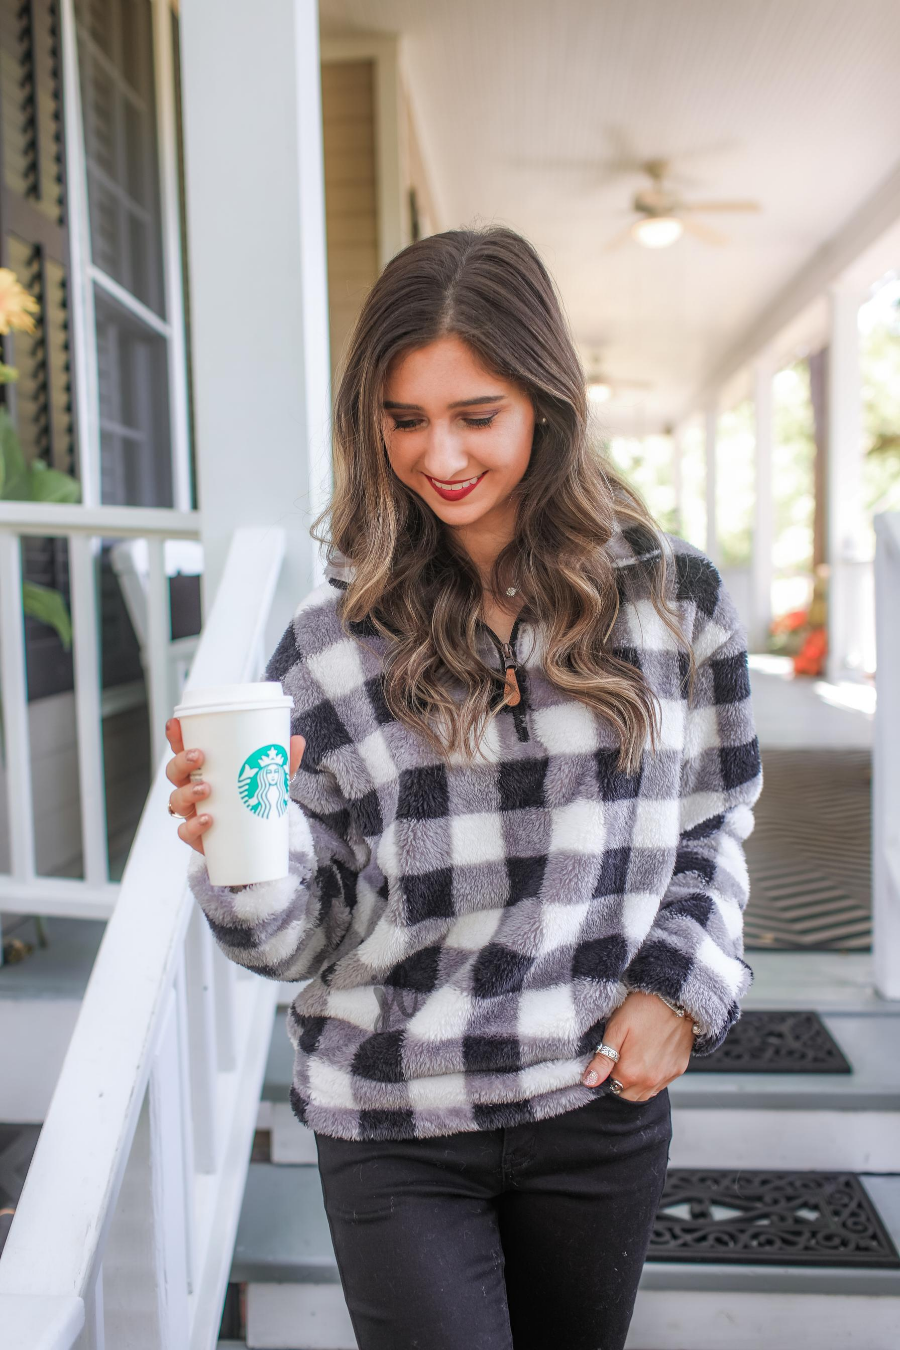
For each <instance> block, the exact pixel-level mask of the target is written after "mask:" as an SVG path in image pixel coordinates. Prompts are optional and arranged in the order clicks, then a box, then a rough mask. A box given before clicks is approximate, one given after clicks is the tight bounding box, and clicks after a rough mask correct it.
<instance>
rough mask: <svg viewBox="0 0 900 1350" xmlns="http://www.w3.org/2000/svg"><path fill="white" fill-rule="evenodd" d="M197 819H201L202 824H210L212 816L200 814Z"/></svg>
mask: <svg viewBox="0 0 900 1350" xmlns="http://www.w3.org/2000/svg"><path fill="white" fill-rule="evenodd" d="M197 819H198V820H199V821H200V824H201V825H208V824H209V822H210V819H211V817H210V816H198V817H197Z"/></svg>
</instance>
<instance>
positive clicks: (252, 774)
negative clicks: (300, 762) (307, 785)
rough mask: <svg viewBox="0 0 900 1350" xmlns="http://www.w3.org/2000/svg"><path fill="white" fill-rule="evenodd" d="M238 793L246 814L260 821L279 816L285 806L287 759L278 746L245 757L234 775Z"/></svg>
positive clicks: (281, 814)
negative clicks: (236, 780) (239, 769)
mask: <svg viewBox="0 0 900 1350" xmlns="http://www.w3.org/2000/svg"><path fill="white" fill-rule="evenodd" d="M238 792H239V793H240V794H241V801H242V802H243V803H244V805H245V806H246V808H247V810H248V811H252V812H253V814H254V815H255V816H260V817H261V818H262V819H263V820H270V819H271V818H272V817H273V816H283V815H284V813H285V811H286V810H287V804H288V772H287V756H286V755H285V753H284V747H283V746H280V745H264V746H262V748H261V749H259V750H254V752H253V754H252V755H248V756H247V758H246V759H245V760H244V762H243V764H242V765H241V771H240V773H239V774H238Z"/></svg>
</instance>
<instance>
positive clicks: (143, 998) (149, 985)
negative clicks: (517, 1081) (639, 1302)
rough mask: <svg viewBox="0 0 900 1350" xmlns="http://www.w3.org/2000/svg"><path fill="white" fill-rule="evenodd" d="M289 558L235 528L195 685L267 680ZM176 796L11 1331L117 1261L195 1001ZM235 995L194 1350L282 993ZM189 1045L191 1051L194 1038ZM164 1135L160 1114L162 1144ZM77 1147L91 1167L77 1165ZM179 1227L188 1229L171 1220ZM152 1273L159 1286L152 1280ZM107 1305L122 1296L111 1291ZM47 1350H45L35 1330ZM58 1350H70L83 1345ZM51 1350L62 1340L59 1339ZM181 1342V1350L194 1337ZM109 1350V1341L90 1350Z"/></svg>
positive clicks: (275, 536)
mask: <svg viewBox="0 0 900 1350" xmlns="http://www.w3.org/2000/svg"><path fill="white" fill-rule="evenodd" d="M284 550H285V538H284V532H283V531H282V530H278V529H252V528H245V529H242V530H239V531H237V533H236V535H235V539H234V541H233V546H232V549H231V552H230V553H229V556H228V561H227V564H226V568H225V573H224V575H223V579H222V584H221V587H220V591H219V595H218V597H217V601H216V605H215V606H214V609H213V612H212V613H211V614H210V616H209V620H208V622H207V625H206V628H205V630H204V633H203V636H202V638H201V641H200V644H199V647H198V652H197V658H196V660H195V663H194V668H193V670H192V673H191V677H190V680H189V685H190V686H191V687H196V686H200V685H202V684H205V683H213V682H214V681H216V680H225V681H226V682H230V681H242V680H246V679H249V678H253V677H254V676H255V674H256V673H257V672H256V669H255V666H256V661H257V657H258V652H259V645H260V641H261V634H262V633H263V631H264V630H265V627H266V623H267V620H268V609H269V606H270V605H271V602H272V597H273V595H274V593H275V587H276V584H277V577H278V570H279V568H280V566H281V562H282V558H283V556H284ZM170 790H171V784H170V783H169V780H168V778H167V777H166V776H165V766H164V764H163V763H160V764H159V765H158V767H157V770H156V773H155V775H154V779H153V784H152V788H151V791H150V794H149V797H148V800H147V805H146V809H145V811H144V814H143V816H142V817H141V823H140V826H139V828H138V832H137V836H136V838H135V842H134V845H133V847H132V850H131V854H130V856H129V859H128V863H127V865H126V869H125V875H124V877H123V880H122V885H121V890H120V896H119V901H118V904H117V906H116V909H115V912H114V913H113V915H112V917H111V919H110V921H109V923H108V925H107V929H106V933H105V936H104V939H103V942H102V944H101V947H100V951H99V953H98V955H97V958H96V961H95V963H94V968H93V971H92V974H91V978H90V981H89V984H88V988H87V991H86V993H85V996H84V999H83V1002H82V1005H81V1010H80V1013H79V1016H78V1020H77V1022H76V1025H75V1029H74V1031H73V1033H72V1038H71V1041H70V1044H69V1049H68V1053H67V1055H66V1058H65V1062H64V1064H63V1067H62V1071H61V1073H60V1075H59V1079H58V1082H57V1086H56V1090H55V1092H54V1095H53V1100H52V1101H51V1104H50V1108H49V1110H48V1112H47V1116H46V1119H45V1121H44V1125H43V1128H42V1131H41V1135H40V1139H39V1141H38V1147H37V1150H36V1152H35V1156H34V1159H33V1161H32V1164H31V1167H30V1169H29V1173H28V1178H27V1181H26V1184H25V1189H24V1191H23V1194H22V1198H21V1200H20V1203H19V1206H18V1209H17V1212H16V1217H15V1221H14V1223H13V1225H12V1229H11V1231H10V1234H9V1237H8V1240H7V1244H6V1248H5V1250H4V1253H3V1260H2V1261H0V1325H4V1326H5V1325H6V1323H7V1314H8V1304H7V1296H8V1295H15V1296H16V1297H20V1296H22V1295H34V1296H35V1298H36V1299H38V1300H39V1301H40V1303H41V1304H42V1305H43V1306H44V1307H45V1308H46V1310H47V1311H46V1319H47V1327H53V1326H55V1321H54V1316H55V1315H54V1312H53V1309H54V1302H53V1301H54V1300H56V1299H59V1298H65V1299H70V1300H75V1303H78V1302H80V1301H81V1300H83V1299H85V1298H87V1297H89V1295H90V1291H91V1290H92V1289H93V1288H94V1281H95V1279H96V1277H97V1273H98V1271H99V1270H100V1269H101V1267H102V1266H103V1263H104V1251H105V1244H106V1241H107V1238H108V1236H109V1233H110V1222H111V1219H112V1217H113V1215H114V1213H115V1210H116V1204H117V1199H118V1197H119V1194H120V1190H121V1187H122V1181H123V1177H124V1175H125V1170H126V1167H127V1166H128V1163H129V1158H130V1155H131V1146H132V1140H133V1139H134V1136H135V1131H136V1128H137V1125H138V1121H139V1119H140V1117H141V1112H142V1109H143V1103H144V1100H145V1094H146V1088H147V1084H148V1081H149V1079H150V1075H151V1072H152V1071H153V1069H154V1065H155V1064H156V1063H157V1061H156V1058H155V1056H156V1054H157V1051H158V1050H159V1048H160V1046H161V1045H163V1044H164V1041H165V1036H166V1027H167V1019H168V1018H169V1017H170V1016H171V1009H172V1008H173V1006H174V1007H175V1008H176V1009H177V1008H178V1007H179V1006H183V1005H184V1002H185V1001H184V1000H180V1001H179V1000H178V999H177V998H173V993H172V991H173V988H174V987H175V981H176V979H177V977H178V972H179V970H180V969H181V968H182V961H183V950H184V941H185V935H186V931H187V927H188V923H189V921H190V919H191V916H192V915H193V914H194V913H195V911H196V908H197V907H196V905H195V903H194V901H193V897H192V896H191V894H190V892H189V890H188V889H187V886H186V869H187V863H188V857H189V855H188V851H187V849H186V847H185V846H184V845H183V843H182V842H181V840H180V839H179V838H178V837H177V835H176V834H175V833H174V832H173V830H172V829H171V822H170V820H169V818H168V815H167V813H166V810H165V804H166V800H167V798H168V795H169V791H170ZM207 936H208V935H207ZM210 940H211V939H210ZM222 959H224V958H222ZM260 986H262V987H263V989H262V992H261V991H260ZM234 989H235V995H236V998H238V999H239V1001H240V1011H239V1012H238V1013H237V1016H236V1021H237V1024H238V1025H239V1026H240V1027H241V1028H242V1032H243V1036H242V1040H243V1045H242V1052H241V1055H240V1063H241V1071H240V1072H239V1073H236V1074H235V1073H232V1074H225V1075H220V1076H219V1081H218V1083H217V1084H216V1086H215V1089H214V1099H215V1103H216V1105H217V1107H218V1108H219V1119H218V1122H217V1127H218V1128H219V1129H220V1130H221V1137H222V1138H223V1139H224V1140H225V1144H224V1147H223V1149H222V1151H221V1153H218V1152H217V1154H216V1158H215V1160H214V1161H215V1162H216V1163H221V1168H220V1169H219V1171H218V1172H217V1173H216V1174H215V1175H212V1174H210V1175H209V1176H208V1178H206V1179H204V1178H203V1177H202V1176H201V1175H198V1173H197V1172H196V1171H195V1172H194V1174H193V1186H194V1188H195V1190H196V1194H197V1197H198V1203H197V1211H196V1212H197V1225H196V1229H195V1232H196V1233H197V1234H198V1235H199V1238H200V1240H199V1242H198V1243H197V1244H196V1247H197V1248H198V1249H199V1253H198V1256H197V1261H196V1271H197V1280H196V1282H195V1287H194V1292H193V1294H192V1296H191V1297H192V1301H193V1302H192V1307H193V1324H192V1331H191V1342H190V1350H201V1347H203V1350H208V1346H209V1345H211V1344H212V1343H213V1341H214V1336H215V1323H214V1321H213V1316H214V1310H219V1311H220V1310H221V1297H222V1294H223V1292H224V1282H225V1280H226V1279H227V1269H228V1265H227V1263H228V1262H229V1261H230V1257H231V1245H230V1244H231V1243H233V1237H234V1230H235V1227H236V1224H237V1217H238V1210H239V1206H240V1196H241V1193H242V1190H243V1181H244V1177H243V1173H242V1170H241V1169H242V1165H243V1163H245V1162H246V1159H247V1157H248V1155H249V1142H250V1137H251V1133H252V1128H253V1121H254V1119H255V1115H256V1108H257V1101H258V1093H259V1086H260V1083H261V1079H262V1075H263V1072H264V1067H265V1058H266V1049H267V1047H268V1042H269V1038H270V1036H271V1030H272V1014H273V1011H274V1007H275V1000H276V997H277V990H278V985H277V983H276V982H274V981H271V982H267V981H260V980H253V979H250V980H238V981H236V982H235V985H234ZM110 1009H115V1015H112V1016H111V1015H110ZM179 1042H180V1043H181V1044H183V1040H182V1038H181V1037H180V1036H179ZM170 1060H171V1055H170V1056H169V1057H168V1059H167V1064H168V1066H169V1067H168V1069H167V1071H169V1072H171V1073H172V1074H173V1076H174V1077H178V1076H179V1071H178V1070H177V1068H176V1067H175V1066H174V1065H172V1064H171V1063H170ZM213 1065H214V1067H215V1040H214V1038H213ZM198 1067H202V1066H197V1065H196V1064H192V1066H191V1073H190V1079H191V1080H193V1077H194V1074H195V1072H196V1071H197V1070H198ZM254 1094H256V1095H254ZM181 1115H182V1119H183V1118H184V1113H183V1112H182V1113H181ZM153 1128H154V1126H153V1115H152V1112H151V1135H152V1132H153ZM166 1128H168V1127H166ZM75 1141H77V1148H78V1157H79V1166H78V1167H77V1168H73V1167H72V1165H71V1156H72V1148H73V1144H74V1142H75ZM156 1142H158V1141H156ZM156 1142H154V1143H153V1145H152V1148H155V1147H156ZM161 1146H162V1147H169V1145H168V1144H165V1143H163V1144H161ZM152 1148H151V1153H152ZM136 1161H138V1160H137V1159H136ZM196 1161H197V1164H198V1165H199V1166H201V1167H202V1166H203V1165H204V1161H205V1160H204V1159H203V1157H202V1155H199V1154H198V1155H197V1158H196ZM167 1166H169V1167H170V1169H171V1170H170V1172H169V1175H170V1176H173V1177H174V1176H176V1175H177V1173H178V1171H179V1166H180V1167H181V1168H182V1169H183V1164H182V1165H177V1164H176V1162H171V1161H170V1163H169V1164H167ZM226 1173H227V1174H226ZM186 1223H187V1220H186V1219H185V1226H186ZM179 1226H180V1225H179ZM167 1231H175V1230H174V1229H173V1228H172V1225H171V1223H170V1224H169V1225H168V1228H167ZM182 1241H183V1235H182ZM170 1255H171V1253H167V1256H166V1260H167V1262H168V1261H169V1256H170ZM171 1268H172V1267H171V1265H168V1266H167V1269H171ZM107 1274H109V1271H107ZM144 1274H145V1277H146V1278H148V1279H149V1278H150V1275H149V1272H144ZM210 1280H213V1283H214V1286H215V1287H214V1288H212V1287H210ZM106 1295H107V1298H111V1297H113V1291H112V1289H111V1288H110V1285H109V1281H107V1288H106ZM115 1297H116V1298H118V1291H117V1292H116V1295H115ZM72 1306H74V1304H73V1305H72ZM110 1306H112V1305H110ZM116 1306H120V1305H118V1304H117V1305H116ZM201 1308H202V1309H203V1310H204V1312H203V1319H202V1334H201V1330H200V1327H201V1322H200V1321H199V1320H198V1319H200V1309H201ZM49 1334H50V1333H49V1331H47V1337H48V1338H49ZM40 1335H44V1329H43V1324H42V1329H41V1331H40ZM34 1343H39V1344H44V1341H40V1340H38V1339H37V1333H36V1335H35V1341H34ZM58 1343H59V1344H60V1345H61V1346H64V1347H65V1350H68V1347H69V1346H70V1345H71V1344H72V1343H73V1341H72V1340H69V1341H68V1342H66V1341H60V1342H58ZM47 1344H48V1345H54V1346H55V1344H56V1343H55V1342H52V1341H50V1340H49V1339H47ZM177 1344H178V1350H182V1346H183V1345H184V1342H183V1341H179V1342H177ZM95 1345H96V1340H95V1341H94V1342H93V1343H92V1344H91V1347H90V1350H94V1347H95ZM23 1350H24V1348H23ZM29 1350H33V1345H32V1343H29ZM173 1350H174V1346H173Z"/></svg>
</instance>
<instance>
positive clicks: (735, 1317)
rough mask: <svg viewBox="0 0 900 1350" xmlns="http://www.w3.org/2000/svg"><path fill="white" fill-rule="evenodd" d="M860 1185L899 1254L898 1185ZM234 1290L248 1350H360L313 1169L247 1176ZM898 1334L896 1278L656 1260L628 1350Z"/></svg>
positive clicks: (256, 1170)
mask: <svg viewBox="0 0 900 1350" xmlns="http://www.w3.org/2000/svg"><path fill="white" fill-rule="evenodd" d="M860 1179H861V1181H862V1184H863V1186H864V1187H865V1189H866V1191H867V1192H868V1195H869V1197H870V1198H871V1200H872V1202H873V1204H874V1205H875V1208H876V1209H877V1211H878V1213H879V1215H880V1217H881V1219H882V1222H883V1223H884V1225H885V1228H886V1229H887V1231H888V1232H889V1233H890V1235H891V1238H892V1240H893V1242H894V1243H895V1245H896V1246H897V1247H898V1248H900V1175H884V1176H878V1175H874V1174H870V1175H863V1176H862V1177H861V1178H860ZM231 1279H232V1280H234V1281H246V1283H247V1345H248V1346H250V1347H255V1348H256V1350H264V1348H271V1350H354V1346H355V1342H354V1341H353V1339H352V1329H351V1327H350V1321H349V1317H348V1315H347V1312H346V1307H345V1305H344V1302H343V1298H342V1295H341V1290H340V1283H339V1274H338V1270H337V1266H336V1264H335V1260H334V1253H333V1249H332V1246H331V1239H330V1235H329V1231H328V1221H327V1217H326V1215H325V1210H324V1205H323V1202H322V1193H321V1186H320V1183H319V1177H318V1173H317V1171H316V1168H315V1167H314V1166H312V1165H305V1166H304V1165H298V1166H290V1165H281V1166H279V1165H277V1164H267V1163H254V1164H252V1165H251V1168H250V1174H249V1176H248V1180H247V1188H246V1192H245V1196H244V1205H243V1210H242V1213H241V1219H240V1224H239V1227H238V1237H237V1244H236V1247H235V1255H234V1264H233V1266H232V1271H231ZM898 1326H900V1269H897V1270H886V1269H866V1268H863V1267H849V1266H827V1267H826V1266H821V1267H812V1266H799V1265H789V1264H785V1265H771V1266H762V1265H751V1264H726V1263H723V1264H718V1263H712V1262H711V1263H703V1264H701V1263H683V1262H674V1261H673V1262H665V1261H655V1260H654V1261H648V1262H647V1264H646V1265H645V1267H644V1271H643V1274H642V1277H641V1283H640V1290H639V1295H638V1300H637V1306H636V1310H635V1317H634V1321H633V1324H632V1330H631V1333H630V1335H629V1340H628V1350H724V1347H725V1346H727V1347H728V1350H758V1348H759V1346H760V1345H761V1344H763V1343H765V1344H766V1346H767V1350H795V1347H796V1344H797V1341H798V1340H803V1341H804V1343H805V1342H806V1341H807V1340H808V1341H810V1342H812V1343H815V1344H816V1345H817V1347H818V1350H845V1347H851V1346H852V1347H855V1350H861V1348H862V1347H865V1350H896V1345H897V1335H896V1329H897V1327H898ZM861 1335H862V1336H863V1337H864V1338H863V1339H860V1336H861ZM854 1337H855V1339H854Z"/></svg>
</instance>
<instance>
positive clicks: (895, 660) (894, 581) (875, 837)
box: [872, 511, 900, 999]
mask: <svg viewBox="0 0 900 1350" xmlns="http://www.w3.org/2000/svg"><path fill="white" fill-rule="evenodd" d="M874 523H875V538H876V546H875V632H876V647H877V653H878V661H877V668H876V674H875V682H876V686H877V689H878V699H877V703H876V708H875V726H874V729H873V731H874V735H873V743H872V953H873V960H874V969H875V987H876V988H877V989H878V992H879V993H880V994H881V995H882V996H883V997H884V998H896V999H900V512H887V511H884V512H881V513H880V514H878V515H876V516H875V522H874Z"/></svg>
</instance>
